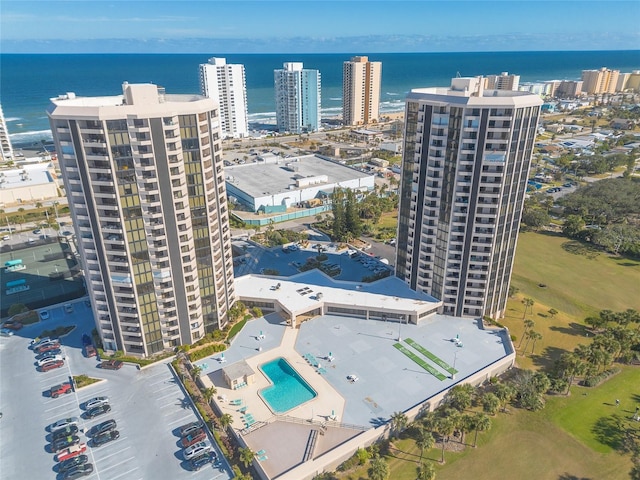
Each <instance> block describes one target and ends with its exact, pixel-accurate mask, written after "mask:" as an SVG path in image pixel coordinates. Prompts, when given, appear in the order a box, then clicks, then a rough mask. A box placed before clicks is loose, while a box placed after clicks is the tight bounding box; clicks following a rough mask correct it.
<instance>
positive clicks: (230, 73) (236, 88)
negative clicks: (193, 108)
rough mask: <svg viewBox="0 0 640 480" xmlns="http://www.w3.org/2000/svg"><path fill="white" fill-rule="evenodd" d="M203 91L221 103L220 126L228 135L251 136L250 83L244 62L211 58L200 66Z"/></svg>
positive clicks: (230, 136) (236, 136) (226, 136)
mask: <svg viewBox="0 0 640 480" xmlns="http://www.w3.org/2000/svg"><path fill="white" fill-rule="evenodd" d="M200 91H201V93H202V95H204V96H205V97H209V98H213V99H214V100H215V101H216V103H217V104H218V105H220V125H221V128H222V135H223V136H224V137H225V138H242V137H246V136H248V135H249V121H248V118H249V117H248V113H247V85H246V79H245V73H244V65H240V64H227V61H226V59H224V58H216V57H213V58H210V59H209V62H208V63H203V64H201V65H200Z"/></svg>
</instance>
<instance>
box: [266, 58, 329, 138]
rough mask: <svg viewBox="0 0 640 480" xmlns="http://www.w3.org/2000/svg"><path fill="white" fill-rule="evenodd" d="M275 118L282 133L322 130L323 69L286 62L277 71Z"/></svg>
mask: <svg viewBox="0 0 640 480" xmlns="http://www.w3.org/2000/svg"><path fill="white" fill-rule="evenodd" d="M273 76H274V86H275V94H276V120H277V124H278V131H279V132H281V133H282V132H289V133H306V132H317V131H318V130H319V129H320V107H321V105H320V104H321V95H320V72H319V71H318V70H309V69H306V68H303V65H302V62H286V63H285V64H284V66H283V68H281V69H276V70H274V75H273Z"/></svg>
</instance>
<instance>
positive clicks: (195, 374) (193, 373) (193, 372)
mask: <svg viewBox="0 0 640 480" xmlns="http://www.w3.org/2000/svg"><path fill="white" fill-rule="evenodd" d="M201 373H202V367H199V366H198V365H196V366H195V367H193V368H192V369H191V376H192V377H193V379H194V380H195V379H196V378H198V377H199V376H200V374H201Z"/></svg>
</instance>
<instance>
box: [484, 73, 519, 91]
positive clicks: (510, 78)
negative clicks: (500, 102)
mask: <svg viewBox="0 0 640 480" xmlns="http://www.w3.org/2000/svg"><path fill="white" fill-rule="evenodd" d="M519 85H520V75H509V72H502V73H501V74H500V75H487V76H486V77H485V78H484V88H485V89H486V90H518V86H519Z"/></svg>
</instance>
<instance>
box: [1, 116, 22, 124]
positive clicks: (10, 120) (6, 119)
mask: <svg viewBox="0 0 640 480" xmlns="http://www.w3.org/2000/svg"><path fill="white" fill-rule="evenodd" d="M20 120H22V118H21V117H5V119H4V121H5V122H7V123H9V122H19V121H20Z"/></svg>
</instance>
